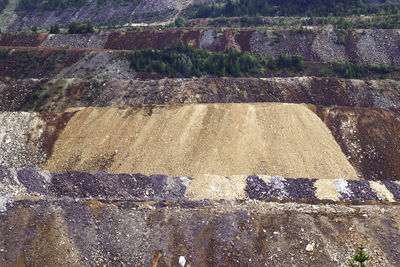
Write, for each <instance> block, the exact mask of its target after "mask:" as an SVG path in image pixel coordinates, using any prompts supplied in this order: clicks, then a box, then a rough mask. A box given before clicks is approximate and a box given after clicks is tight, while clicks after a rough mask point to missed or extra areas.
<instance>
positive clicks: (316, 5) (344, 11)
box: [192, 0, 400, 18]
mask: <svg viewBox="0 0 400 267" xmlns="http://www.w3.org/2000/svg"><path fill="white" fill-rule="evenodd" d="M399 7H400V5H399V4H392V3H390V2H386V3H385V4H383V5H372V4H368V1H367V0H269V1H265V0H239V1H233V0H228V1H227V2H226V4H223V5H218V4H215V3H213V4H199V5H196V6H194V8H193V10H196V11H195V12H194V14H193V15H192V17H197V18H207V17H221V16H225V17H242V16H246V15H247V16H257V15H260V16H313V17H324V16H329V15H332V16H349V15H362V14H364V15H371V14H374V15H375V14H377V15H388V14H397V13H398V11H399Z"/></svg>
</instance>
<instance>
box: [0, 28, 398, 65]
mask: <svg viewBox="0 0 400 267" xmlns="http://www.w3.org/2000/svg"><path fill="white" fill-rule="evenodd" d="M337 32H338V30H336V29H334V28H332V27H329V26H327V27H322V28H319V27H316V28H313V29H309V30H308V31H306V32H305V33H303V32H299V31H297V30H276V31H274V30H257V31H255V30H238V31H232V30H212V29H199V30H175V29H173V30H171V29H164V30H136V31H131V32H129V31H128V32H112V33H110V32H103V33H100V34H89V35H74V34H72V35H68V34H67V35H46V34H40V35H35V34H22V35H21V34H2V35H1V36H0V37H1V38H0V45H2V46H39V45H40V46H50V47H53V46H58V47H60V46H66V45H68V46H71V47H78V48H84V47H92V48H105V49H114V50H131V49H134V48H135V49H144V48H148V47H151V48H154V49H159V48H162V47H165V46H167V45H170V44H172V43H177V42H184V43H187V44H191V45H192V46H194V47H198V48H204V49H209V50H213V51H224V50H226V49H228V48H234V49H236V50H239V51H249V52H251V53H253V54H257V55H261V56H264V57H271V56H275V57H276V56H278V55H279V54H285V53H287V54H301V55H303V56H304V58H305V59H306V60H307V61H314V62H332V61H333V60H339V61H350V62H353V63H357V64H387V65H399V64H400V58H399V49H400V48H399V45H398V44H399V42H400V36H399V31H398V30H387V29H366V30H347V31H346V32H345V41H344V42H342V41H338V37H337V34H338V33H337ZM46 36H47V37H46Z"/></svg>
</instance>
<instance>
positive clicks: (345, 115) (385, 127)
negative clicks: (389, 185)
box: [317, 107, 400, 180]
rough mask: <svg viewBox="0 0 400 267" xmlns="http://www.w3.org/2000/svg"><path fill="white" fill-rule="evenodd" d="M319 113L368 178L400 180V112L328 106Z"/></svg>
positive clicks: (359, 169) (349, 156) (353, 163)
mask: <svg viewBox="0 0 400 267" xmlns="http://www.w3.org/2000/svg"><path fill="white" fill-rule="evenodd" d="M317 113H318V115H319V116H320V117H321V119H322V120H323V121H324V122H325V123H326V125H327V126H328V128H329V129H330V130H331V132H332V134H333V135H334V136H335V138H336V141H337V142H338V143H339V145H340V146H341V148H342V151H343V152H344V153H345V154H346V156H347V157H348V158H349V160H350V162H351V163H352V165H353V166H354V167H355V168H356V169H357V170H358V172H359V173H360V174H361V175H362V177H363V178H364V179H368V180H377V179H379V180H400V164H399V162H400V136H399V133H400V116H399V115H400V114H399V111H395V110H392V111H391V110H386V109H377V108H369V109H366V108H351V107H326V108H318V111H317Z"/></svg>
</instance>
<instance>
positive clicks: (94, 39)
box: [40, 32, 109, 48]
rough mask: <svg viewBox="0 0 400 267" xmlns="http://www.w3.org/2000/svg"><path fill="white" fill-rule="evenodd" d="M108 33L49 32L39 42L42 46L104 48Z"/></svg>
mask: <svg viewBox="0 0 400 267" xmlns="http://www.w3.org/2000/svg"><path fill="white" fill-rule="evenodd" d="M108 35H109V33H104V32H101V33H94V34H49V35H48V36H47V38H46V39H45V40H44V41H43V42H42V43H41V44H40V46H43V47H65V46H70V47H76V48H104V45H105V44H106V42H107V40H108Z"/></svg>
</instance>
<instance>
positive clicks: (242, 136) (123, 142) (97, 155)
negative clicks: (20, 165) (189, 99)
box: [44, 103, 357, 179]
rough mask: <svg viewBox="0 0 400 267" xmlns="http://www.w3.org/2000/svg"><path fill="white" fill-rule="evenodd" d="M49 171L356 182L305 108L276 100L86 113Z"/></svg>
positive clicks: (73, 123) (71, 127) (71, 126)
mask: <svg viewBox="0 0 400 267" xmlns="http://www.w3.org/2000/svg"><path fill="white" fill-rule="evenodd" d="M44 168H45V169H47V170H50V171H55V172H60V171H69V170H79V171H98V170H106V171H109V172H112V173H121V172H128V173H136V172H140V173H144V174H148V175H150V174H155V173H162V174H166V175H170V176H191V177H196V176H198V175H202V174H208V173H209V174H217V175H235V174H249V173H253V174H267V175H281V176H284V177H294V178H296V177H308V178H314V177H315V178H346V179H357V174H356V172H355V170H354V168H353V167H352V166H351V165H350V163H349V162H348V161H347V159H346V157H345V156H344V154H343V153H342V151H341V150H340V147H339V146H338V144H337V143H336V142H335V140H334V138H333V136H332V135H331V133H330V132H329V130H328V128H327V127H326V126H325V125H324V124H323V123H322V121H321V120H320V119H319V118H318V117H317V116H316V115H315V114H314V113H313V112H312V111H311V110H309V109H308V108H307V106H306V105H296V104H274V103H265V104H207V105H200V104H198V105H170V106H143V107H141V108H133V107H119V108H118V107H108V108H87V109H83V110H81V111H79V112H77V113H76V114H75V115H74V116H73V117H72V119H71V120H70V121H69V123H68V124H67V126H66V128H65V130H64V131H63V132H62V133H61V134H60V136H59V138H58V140H57V141H56V142H55V145H54V153H53V154H52V156H51V157H50V158H49V160H48V161H47V163H46V165H45V167H44Z"/></svg>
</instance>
